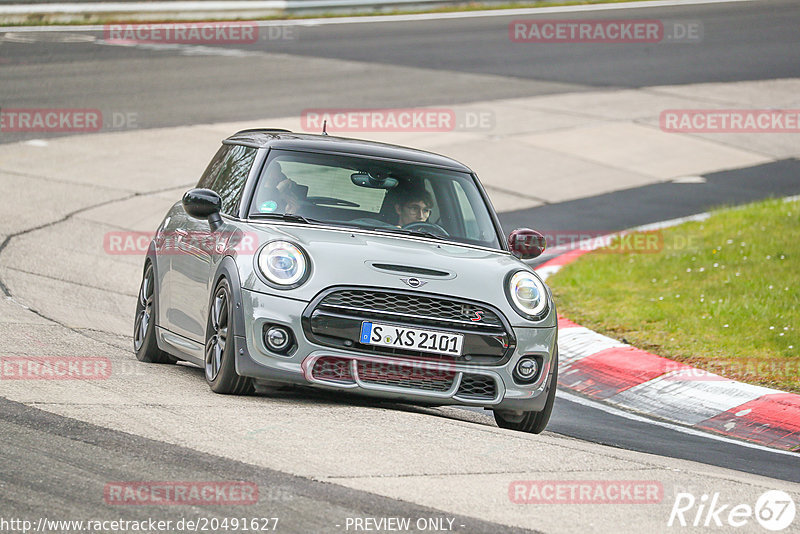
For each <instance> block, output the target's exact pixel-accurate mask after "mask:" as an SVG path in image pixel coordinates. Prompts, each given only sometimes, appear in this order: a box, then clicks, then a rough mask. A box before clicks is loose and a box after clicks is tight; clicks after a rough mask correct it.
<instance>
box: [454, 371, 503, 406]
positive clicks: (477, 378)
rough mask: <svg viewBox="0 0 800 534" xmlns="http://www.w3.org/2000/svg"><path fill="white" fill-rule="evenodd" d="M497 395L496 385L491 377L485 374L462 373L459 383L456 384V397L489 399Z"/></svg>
mask: <svg viewBox="0 0 800 534" xmlns="http://www.w3.org/2000/svg"><path fill="white" fill-rule="evenodd" d="M496 395H497V385H496V384H495V381H494V379H493V378H492V377H490V376H487V375H471V374H464V376H462V377H461V385H460V386H458V393H456V396H457V397H461V398H464V399H481V400H482V399H486V400H491V399H493V398H495V396H496Z"/></svg>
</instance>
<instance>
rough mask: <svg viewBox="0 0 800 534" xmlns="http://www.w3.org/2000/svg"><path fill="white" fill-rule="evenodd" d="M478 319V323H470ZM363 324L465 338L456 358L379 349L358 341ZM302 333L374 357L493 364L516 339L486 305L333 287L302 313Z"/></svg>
mask: <svg viewBox="0 0 800 534" xmlns="http://www.w3.org/2000/svg"><path fill="white" fill-rule="evenodd" d="M477 317H480V319H481V320H480V321H473V320H472V319H475V318H477ZM365 321H371V322H384V323H386V324H391V325H398V326H403V325H405V326H414V327H419V328H423V329H431V330H447V331H448V332H458V333H460V334H462V335H463V336H464V341H463V345H462V354H461V356H455V355H452V354H444V353H433V352H427V351H419V350H417V349H412V348H400V347H384V346H378V345H373V344H369V343H362V342H361V330H362V324H363V323H364V322H365ZM303 331H304V333H305V334H306V337H307V338H308V339H309V340H310V341H312V342H313V343H317V344H319V345H325V346H328V347H334V348H338V349H342V350H346V351H349V352H360V353H365V354H372V355H375V356H389V357H395V358H408V359H419V360H425V361H439V362H447V363H454V362H462V361H463V362H467V361H468V362H469V363H471V364H474V365H498V364H502V363H504V362H505V361H507V360H508V358H510V356H511V354H513V352H514V348H515V339H514V333H513V330H512V329H511V327H510V326H507V325H506V322H505V318H504V317H502V315H500V312H499V311H498V310H496V309H494V308H492V307H491V306H489V305H487V304H481V303H476V302H471V301H467V300H461V299H448V298H446V297H441V296H438V295H427V294H424V293H416V292H411V291H395V290H387V289H382V290H380V289H379V290H375V289H366V288H360V287H334V288H329V289H327V290H325V291H323V292H321V293H320V294H319V295H317V297H315V298H314V300H312V302H311V303H310V304H309V305H308V307H307V308H306V310H305V311H304V312H303Z"/></svg>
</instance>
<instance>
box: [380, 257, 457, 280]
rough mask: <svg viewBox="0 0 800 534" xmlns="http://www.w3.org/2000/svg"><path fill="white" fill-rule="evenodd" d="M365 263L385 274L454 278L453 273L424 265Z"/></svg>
mask: <svg viewBox="0 0 800 534" xmlns="http://www.w3.org/2000/svg"><path fill="white" fill-rule="evenodd" d="M367 265H369V266H370V267H372V268H373V269H375V270H376V271H380V272H383V273H387V274H396V275H398V274H399V275H406V276H424V277H426V278H442V279H448V278H455V277H456V275H455V274H454V273H449V272H447V271H437V270H436V269H428V268H426V267H414V266H411V265H397V264H394V263H380V262H370V261H368V262H367Z"/></svg>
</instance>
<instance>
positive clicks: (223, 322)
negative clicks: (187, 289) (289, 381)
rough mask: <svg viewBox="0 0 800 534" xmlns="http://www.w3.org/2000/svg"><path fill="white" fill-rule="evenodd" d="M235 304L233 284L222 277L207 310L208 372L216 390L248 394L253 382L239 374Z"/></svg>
mask: <svg viewBox="0 0 800 534" xmlns="http://www.w3.org/2000/svg"><path fill="white" fill-rule="evenodd" d="M232 304H233V303H232V299H231V288H230V284H229V283H228V280H227V279H225V278H223V279H222V280H220V281H219V283H218V284H217V287H216V289H215V290H214V298H213V300H212V301H211V307H210V309H209V310H208V325H207V327H206V351H205V355H206V358H205V375H206V382H208V385H209V387H211V391H213V392H214V393H222V394H231V395H245V394H248V393H252V392H253V381H252V380H251V379H250V378H247V377H244V376H239V375H238V374H236V362H235V361H234V358H235V354H234V350H235V347H234V341H233V333H234V331H235V330H234V328H233V326H234V314H233V308H232Z"/></svg>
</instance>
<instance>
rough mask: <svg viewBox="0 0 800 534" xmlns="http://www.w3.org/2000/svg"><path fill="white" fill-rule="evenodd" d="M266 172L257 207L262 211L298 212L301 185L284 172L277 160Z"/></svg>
mask: <svg viewBox="0 0 800 534" xmlns="http://www.w3.org/2000/svg"><path fill="white" fill-rule="evenodd" d="M265 172H266V175H265V176H264V181H263V187H262V188H261V191H260V192H259V194H258V203H257V204H256V209H258V211H259V212H261V213H270V212H279V213H297V210H298V209H299V207H300V202H301V200H300V193H299V189H300V186H299V185H297V183H296V182H295V181H294V180H291V179H290V178H289V177H288V176H286V175H285V174H284V173H283V169H282V168H281V165H280V163H278V162H277V161H273V162H272V163H271V164H270V165H269V167H267V170H266V171H265Z"/></svg>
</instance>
